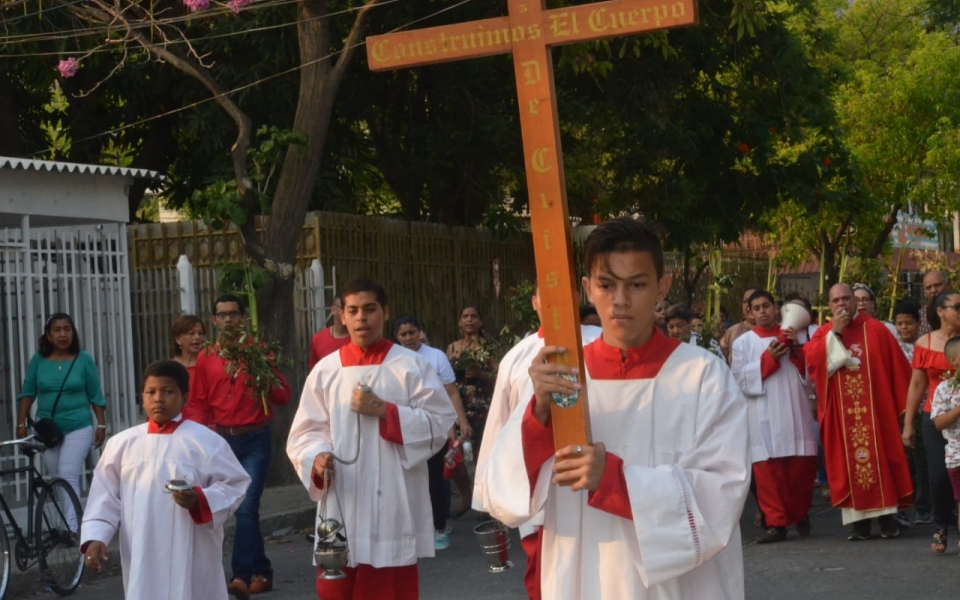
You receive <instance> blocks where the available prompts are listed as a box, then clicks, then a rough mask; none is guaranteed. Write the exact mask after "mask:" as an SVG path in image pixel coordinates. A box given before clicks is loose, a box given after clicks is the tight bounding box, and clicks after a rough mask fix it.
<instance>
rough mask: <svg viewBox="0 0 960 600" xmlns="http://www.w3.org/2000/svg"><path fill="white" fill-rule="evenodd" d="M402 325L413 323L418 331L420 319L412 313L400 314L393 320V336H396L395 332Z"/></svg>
mask: <svg viewBox="0 0 960 600" xmlns="http://www.w3.org/2000/svg"><path fill="white" fill-rule="evenodd" d="M404 325H413V326H414V327H416V328H417V331H420V321H418V320H417V318H416V317H415V316H413V315H400V316H399V317H397V318H396V319H395V320H394V321H393V337H397V332H398V331H400V328H401V327H403V326H404Z"/></svg>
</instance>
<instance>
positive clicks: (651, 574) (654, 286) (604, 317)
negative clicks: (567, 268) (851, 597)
mask: <svg viewBox="0 0 960 600" xmlns="http://www.w3.org/2000/svg"><path fill="white" fill-rule="evenodd" d="M584 250H585V261H584V266H585V271H586V272H587V273H588V276H587V277H585V278H584V280H583V287H584V289H586V290H587V294H588V296H589V298H590V301H591V302H592V303H593V304H594V305H595V306H596V307H597V311H598V313H599V315H600V320H601V322H602V325H603V327H602V329H603V333H602V335H601V338H600V339H598V340H596V341H595V342H593V343H592V344H589V345H588V346H587V347H586V348H585V349H584V356H585V363H586V367H587V372H586V373H584V374H583V376H582V377H580V374H579V373H578V370H577V369H576V368H575V367H568V366H564V365H561V364H556V363H553V362H548V361H547V358H549V357H550V356H551V355H554V354H561V353H564V352H566V349H564V348H560V347H557V346H546V347H544V348H543V349H542V350H541V351H540V352H539V353H538V354H537V356H536V358H535V359H534V361H533V364H532V366H531V368H530V375H531V379H532V381H533V391H534V399H533V400H532V401H530V402H529V404H528V405H527V406H526V407H524V409H523V410H518V411H515V412H514V413H513V414H512V415H511V417H510V420H509V422H508V423H507V425H506V426H505V427H504V429H503V430H502V431H501V433H500V435H498V436H497V439H496V442H495V443H494V448H493V451H492V452H491V454H490V457H489V459H488V462H487V466H486V468H485V469H484V473H483V477H484V480H485V481H484V485H485V486H486V490H487V496H486V504H487V507H488V508H489V510H490V513H491V515H493V516H494V517H496V518H498V519H500V520H501V521H503V522H504V523H506V524H507V525H510V526H516V525H519V524H520V523H522V522H524V521H526V520H528V519H529V518H530V517H531V516H532V515H533V514H535V513H536V512H537V511H539V510H540V509H544V511H545V512H544V526H543V529H542V532H541V542H540V543H541V571H540V584H541V589H542V595H543V597H544V598H564V599H565V600H578V599H582V600H587V599H594V598H604V599H605V598H631V599H641V600H642V599H655V600H664V599H681V598H711V599H717V600H721V599H738V598H743V594H744V591H743V556H742V552H741V547H740V531H739V519H740V513H741V511H742V509H743V503H744V500H745V498H746V494H747V489H748V482H749V465H750V462H749V456H748V452H747V438H746V436H745V435H744V432H745V431H746V429H747V422H746V421H747V420H746V406H745V404H744V399H743V395H742V394H741V393H740V390H739V388H738V387H737V384H736V381H734V379H733V376H732V375H731V374H730V372H729V369H727V367H726V365H725V364H724V363H723V362H722V361H721V360H720V359H719V358H717V357H716V356H714V355H712V354H710V353H709V352H707V351H706V350H703V349H702V348H698V347H695V346H693V345H690V344H683V343H681V342H680V341H679V340H675V339H670V338H667V337H666V336H665V335H663V333H662V332H660V331H659V330H657V329H655V327H654V316H653V315H654V306H655V305H656V303H657V302H658V301H659V300H662V299H663V298H664V297H665V296H666V294H667V291H668V290H669V288H670V277H669V276H667V275H664V272H663V271H664V267H663V249H662V247H661V245H660V241H659V238H658V237H657V232H656V230H655V226H654V225H653V224H652V223H651V222H649V221H645V220H634V219H631V218H619V219H613V220H610V221H607V222H605V223H602V224H600V225H599V226H598V227H597V228H596V229H595V230H594V231H593V232H592V233H591V234H590V236H589V237H588V238H587V241H586V245H585V249H584ZM560 375H577V376H578V377H579V379H580V381H585V383H586V386H587V390H588V392H589V393H588V398H589V412H590V424H591V428H592V437H593V440H594V443H593V444H584V445H582V446H567V447H564V448H559V449H557V451H556V452H555V451H554V447H553V433H552V429H551V420H550V406H551V403H552V401H553V400H552V394H553V393H558V394H563V395H570V394H573V393H575V392H578V391H579V390H580V389H581V383H579V382H574V381H570V380H568V379H566V378H564V377H560ZM520 457H522V458H523V460H519V458H520Z"/></svg>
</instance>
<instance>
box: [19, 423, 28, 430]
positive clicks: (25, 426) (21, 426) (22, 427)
mask: <svg viewBox="0 0 960 600" xmlns="http://www.w3.org/2000/svg"><path fill="white" fill-rule="evenodd" d="M26 428H27V425H26V423H18V424H17V429H26Z"/></svg>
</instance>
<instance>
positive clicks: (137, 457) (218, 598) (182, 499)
mask: <svg viewBox="0 0 960 600" xmlns="http://www.w3.org/2000/svg"><path fill="white" fill-rule="evenodd" d="M189 384H190V376H189V375H188V374H187V369H186V368H185V367H184V366H183V365H181V364H180V363H178V362H176V361H172V360H161V361H158V362H155V363H153V364H151V365H150V366H148V367H147V368H146V370H145V371H144V374H143V409H144V412H146V413H147V417H148V419H147V422H146V423H144V424H143V425H138V426H136V427H131V428H130V429H127V430H125V431H122V432H120V433H119V434H117V435H116V436H114V437H113V439H111V440H109V441H108V442H107V445H106V447H105V449H104V451H103V455H102V456H101V457H100V461H99V462H97V467H96V469H95V470H94V472H93V483H92V484H91V485H90V496H89V498H88V500H87V508H86V511H85V512H84V514H83V525H82V526H81V529H80V531H81V535H82V539H81V546H80V548H81V552H83V553H84V555H85V558H84V563H85V564H86V566H87V568H88V569H93V570H94V571H100V569H101V561H106V560H107V544H109V543H110V539H111V538H113V536H114V534H116V533H117V532H118V531H119V533H120V564H121V566H122V567H123V589H124V595H125V596H126V597H127V598H183V599H184V600H190V599H193V600H222V599H225V598H227V586H226V582H225V576H224V572H223V524H224V522H225V521H226V520H227V519H228V518H229V517H230V515H231V514H232V513H233V511H234V510H236V508H237V506H239V505H240V502H242V501H243V496H244V493H245V492H246V489H247V486H248V485H249V484H250V477H249V476H248V475H247V473H246V471H244V470H243V467H242V466H240V463H239V462H237V459H236V457H234V455H233V452H232V451H231V450H230V446H228V445H227V443H226V442H225V441H224V440H223V438H222V437H220V436H219V435H217V434H216V433H214V432H212V431H210V429H208V428H207V427H204V426H203V425H200V424H198V423H195V422H193V421H188V420H185V419H183V418H182V416H181V414H180V411H181V410H182V409H183V405H184V403H185V402H186V401H187V390H188V387H189ZM171 480H185V482H186V483H187V484H190V483H192V484H193V485H192V487H191V488H189V489H187V490H185V491H176V492H170V491H169V490H168V489H167V487H166V486H167V484H168V482H170V481H171Z"/></svg>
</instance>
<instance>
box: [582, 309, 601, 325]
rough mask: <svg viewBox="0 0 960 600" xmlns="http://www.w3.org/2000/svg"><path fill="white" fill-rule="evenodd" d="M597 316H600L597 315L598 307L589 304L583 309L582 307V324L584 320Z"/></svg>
mask: <svg viewBox="0 0 960 600" xmlns="http://www.w3.org/2000/svg"><path fill="white" fill-rule="evenodd" d="M596 314H598V313H597V307H596V306H594V305H592V304H587V305H584V306H581V307H580V322H581V323H582V322H583V320H584V319H586V318H587V317H592V316H593V315H596Z"/></svg>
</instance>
